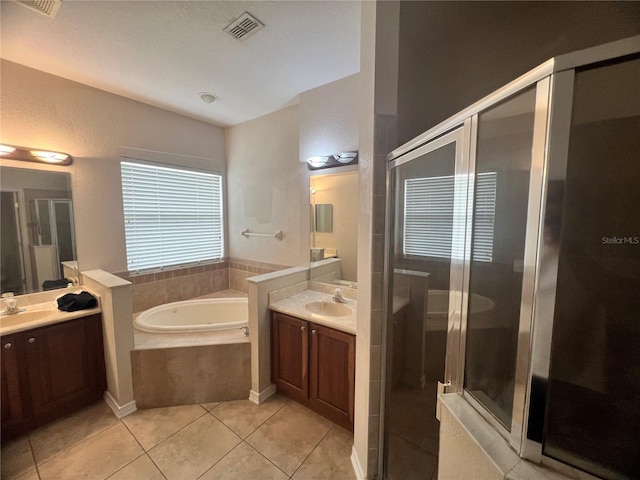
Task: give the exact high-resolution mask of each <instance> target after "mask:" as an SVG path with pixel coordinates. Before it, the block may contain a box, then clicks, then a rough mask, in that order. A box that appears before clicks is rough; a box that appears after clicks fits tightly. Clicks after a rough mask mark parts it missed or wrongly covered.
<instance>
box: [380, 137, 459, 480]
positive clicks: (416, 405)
mask: <svg viewBox="0 0 640 480" xmlns="http://www.w3.org/2000/svg"><path fill="white" fill-rule="evenodd" d="M459 133H460V132H459V131H458V132H453V133H451V134H448V135H446V136H444V137H442V138H440V139H438V140H436V141H435V142H433V143H432V144H427V145H425V146H423V147H421V148H419V149H418V150H416V151H414V152H411V153H410V154H409V155H407V157H409V158H407V159H401V162H400V163H399V166H397V167H395V168H393V169H392V170H391V177H390V182H391V183H390V185H391V196H390V198H391V205H390V213H391V215H390V217H389V221H390V225H391V229H392V232H393V233H392V237H391V241H390V245H389V247H388V248H389V249H390V250H389V265H388V270H387V271H388V272H389V273H388V282H389V292H390V298H389V302H388V304H389V305H392V307H391V308H390V311H389V319H390V320H391V321H389V322H388V331H387V345H388V348H387V370H386V371H387V394H386V404H385V408H386V417H385V418H386V423H387V426H386V428H385V457H384V465H385V478H387V479H406V478H424V479H429V478H431V475H432V474H433V472H434V471H435V469H436V465H437V458H438V457H437V456H438V442H439V436H438V433H439V422H438V420H437V419H436V418H435V407H436V390H437V382H438V381H442V380H443V377H444V364H445V353H446V342H447V323H448V311H449V284H450V274H449V272H450V269H451V245H452V233H453V220H454V219H453V212H454V178H455V177H454V174H455V169H456V161H457V158H459V157H460V149H461V146H460V142H459V139H460V135H459Z"/></svg>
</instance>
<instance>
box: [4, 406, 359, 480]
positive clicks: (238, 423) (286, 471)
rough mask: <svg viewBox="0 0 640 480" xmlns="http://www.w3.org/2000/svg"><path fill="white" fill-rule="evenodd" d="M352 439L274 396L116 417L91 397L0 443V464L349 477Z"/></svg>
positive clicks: (87, 471) (180, 474)
mask: <svg viewBox="0 0 640 480" xmlns="http://www.w3.org/2000/svg"><path fill="white" fill-rule="evenodd" d="M352 444H353V435H352V434H351V432H348V431H347V430H344V429H343V428H341V427H339V426H337V425H335V424H333V423H332V422H330V421H329V420H326V419H325V418H323V417H321V416H319V415H317V414H315V413H314V412H312V411H311V410H309V409H307V408H305V407H303V406H301V405H299V404H298V403H295V402H293V401H290V400H288V399H286V398H284V397H282V396H279V395H276V396H274V397H273V398H272V399H270V400H269V401H267V402H265V403H264V404H262V405H260V406H258V405H254V404H253V403H251V402H249V401H248V400H238V401H230V402H219V403H211V404H202V405H200V404H196V405H184V406H177V407H167V408H155V409H149V410H139V411H137V412H136V413H134V414H132V415H130V416H128V417H125V418H123V419H122V420H118V419H117V418H116V417H115V416H114V415H113V414H112V413H111V410H110V409H109V407H107V405H106V404H104V403H103V402H99V403H97V404H95V405H92V406H90V407H88V408H86V409H84V410H81V411H80V412H77V413H75V414H73V415H72V416H70V417H67V418H64V419H61V420H58V421H56V422H54V423H51V424H49V425H46V426H44V427H41V428H40V429H38V430H36V431H34V432H32V433H31V434H29V435H27V436H24V437H21V438H19V439H17V440H15V441H13V442H11V443H8V444H5V445H3V446H2V468H1V470H2V478H3V479H20V480H38V479H41V480H49V479H51V480H67V479H85V480H93V479H107V478H108V479H111V480H147V479H148V480H156V479H157V480H163V479H168V480H173V479H180V480H192V479H202V480H214V479H225V480H232V479H234V480H235V479H238V480H253V479H276V480H280V479H288V478H292V479H295V480H300V479H303V480H304V479H332V480H350V479H354V478H355V475H354V473H353V469H352V466H351V461H350V455H351V446H352Z"/></svg>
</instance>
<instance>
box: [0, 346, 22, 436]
mask: <svg viewBox="0 0 640 480" xmlns="http://www.w3.org/2000/svg"><path fill="white" fill-rule="evenodd" d="M17 337H18V336H17V335H7V336H6V337H2V384H1V385H0V391H1V392H2V403H1V404H0V405H1V406H2V430H3V431H5V430H11V429H12V428H13V427H14V426H15V425H17V424H19V423H20V422H22V418H23V410H22V395H21V389H20V378H19V373H18V372H19V371H18V353H17V348H18V347H17V341H18V338H17Z"/></svg>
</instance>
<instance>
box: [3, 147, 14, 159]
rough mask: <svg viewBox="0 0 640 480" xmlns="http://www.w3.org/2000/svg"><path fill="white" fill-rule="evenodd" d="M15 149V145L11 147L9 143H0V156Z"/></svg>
mask: <svg viewBox="0 0 640 480" xmlns="http://www.w3.org/2000/svg"><path fill="white" fill-rule="evenodd" d="M15 151H16V147H11V146H9V145H0V156H2V157H4V156H5V155H9V154H11V153H13V152H15Z"/></svg>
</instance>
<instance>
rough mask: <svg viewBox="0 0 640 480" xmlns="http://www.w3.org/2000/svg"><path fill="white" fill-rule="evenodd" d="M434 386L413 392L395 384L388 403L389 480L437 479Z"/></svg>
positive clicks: (436, 430)
mask: <svg viewBox="0 0 640 480" xmlns="http://www.w3.org/2000/svg"><path fill="white" fill-rule="evenodd" d="M436 390H437V384H436V383H435V382H429V383H428V384H427V385H426V386H425V388H422V389H416V388H411V387H408V386H406V385H402V384H399V385H397V386H396V387H394V388H393V389H392V390H391V395H390V397H389V400H388V411H387V414H388V415H389V430H390V432H389V445H388V454H389V456H388V464H387V474H388V475H389V478H390V479H391V480H396V479H401V480H413V479H416V480H437V478H438V448H439V432H440V422H439V421H438V420H437V419H436V416H435V413H436Z"/></svg>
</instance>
